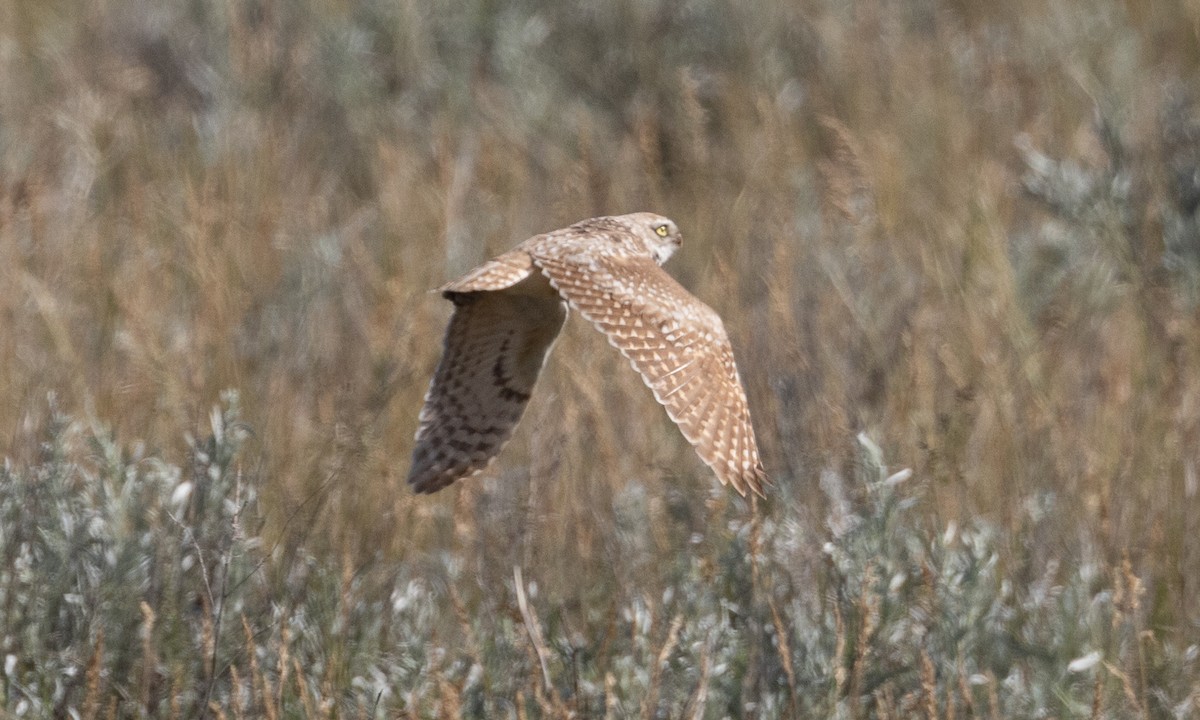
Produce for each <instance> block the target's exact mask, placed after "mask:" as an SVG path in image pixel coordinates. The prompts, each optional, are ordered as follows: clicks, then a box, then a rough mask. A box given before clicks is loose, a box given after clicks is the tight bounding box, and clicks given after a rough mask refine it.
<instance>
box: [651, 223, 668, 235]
mask: <svg viewBox="0 0 1200 720" xmlns="http://www.w3.org/2000/svg"><path fill="white" fill-rule="evenodd" d="M654 232H656V233H658V236H659V237H666V236H667V233H668V232H669V231H668V230H667V226H666V225H659V226H658V227H656V228H654Z"/></svg>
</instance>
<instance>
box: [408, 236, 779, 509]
mask: <svg viewBox="0 0 1200 720" xmlns="http://www.w3.org/2000/svg"><path fill="white" fill-rule="evenodd" d="M681 242H682V238H681V237H680V234H679V229H678V228H677V227H676V226H675V223H674V222H672V221H670V220H668V219H667V218H665V217H662V216H660V215H654V214H652V213H633V214H632V215H621V216H618V217H598V218H592V219H590V220H584V221H582V222H578V223H575V224H574V225H572V226H570V227H567V228H563V229H561V230H555V231H554V232H550V233H546V234H544V235H535V236H534V237H531V238H529V239H528V240H526V241H525V242H523V243H521V244H520V245H518V246H517V247H515V248H513V249H512V250H510V251H509V252H507V253H505V254H503V255H501V256H499V257H497V258H495V259H493V260H489V261H488V262H486V263H484V264H483V265H480V266H479V267H477V268H475V269H474V270H472V271H471V272H469V273H467V274H466V275H464V276H463V277H461V278H459V279H458V280H455V281H454V282H451V283H449V284H447V285H444V286H442V287H441V288H439V291H440V292H441V294H442V295H443V296H444V297H445V298H446V299H448V300H450V301H451V302H453V303H454V314H453V316H452V317H451V318H450V326H449V328H447V330H446V340H445V347H444V349H443V352H442V360H441V362H440V363H438V367H437V371H436V372H435V373H434V376H433V381H432V382H431V383H430V385H429V392H428V393H427V394H426V395H425V405H424V407H423V408H422V409H421V415H420V426H419V428H418V429H417V436H416V447H415V449H414V450H413V458H412V469H411V470H410V471H409V474H408V483H409V485H411V486H412V487H413V489H414V490H415V491H416V492H419V493H432V492H436V491H438V490H441V489H442V488H444V487H446V486H447V485H449V484H451V483H453V482H454V481H455V480H458V479H459V478H463V477H469V476H471V475H475V474H477V473H479V472H481V471H482V470H483V469H484V468H485V467H487V465H488V463H489V462H490V461H491V459H492V458H494V457H495V456H496V455H497V454H498V453H499V452H500V450H501V448H503V447H504V444H505V443H507V442H508V439H509V438H510V437H511V436H512V433H513V429H514V428H515V427H516V425H517V421H518V420H520V419H521V413H522V412H524V410H525V405H526V404H527V403H528V402H529V395H530V393H531V392H533V386H534V383H535V382H536V381H537V377H538V372H539V371H541V369H542V364H543V363H544V362H545V360H546V356H547V355H548V354H549V352H550V347H551V346H552V345H553V344H554V340H555V338H556V337H558V331H559V330H560V329H561V328H562V326H563V322H564V321H565V320H566V319H567V308H568V306H570V307H571V308H574V309H575V310H578V311H579V313H580V314H581V315H583V316H584V317H585V318H587V319H588V320H589V321H591V322H592V324H593V325H595V326H596V328H597V329H598V330H600V332H602V333H604V335H605V336H606V337H607V338H608V342H609V343H611V344H612V345H613V347H615V348H616V349H617V350H619V351H621V354H622V355H624V356H625V357H626V358H627V359H628V360H629V362H630V364H631V365H633V368H634V369H635V370H637V371H638V372H639V373H640V374H641V376H642V380H644V381H645V383H646V385H647V386H649V388H650V390H651V392H653V393H654V397H655V399H656V400H658V402H659V403H660V404H661V405H662V406H663V407H664V408H666V411H667V415H669V416H670V417H671V419H672V420H673V421H675V424H676V425H678V426H679V429H680V430H681V431H682V432H683V436H684V437H685V438H687V440H688V442H689V443H691V444H692V446H693V447H695V449H696V452H697V454H699V455H700V459H701V460H703V461H704V462H705V463H706V464H707V465H708V466H709V467H711V468H712V470H713V472H714V473H716V475H717V477H718V478H719V479H720V480H721V482H723V483H727V484H730V485H733V488H734V489H735V490H737V492H738V493H739V494H741V495H745V494H746V491H747V490H750V491H752V492H754V493H756V494H758V495H760V496H761V495H762V494H763V486H764V484H765V483H766V482H767V476H766V473H765V472H764V470H763V466H762V463H761V462H760V461H759V458H758V446H757V445H756V444H755V442H754V430H753V428H752V427H751V424H750V411H749V409H748V407H747V405H746V393H745V392H744V391H743V389H742V383H741V379H740V378H739V376H738V371H737V366H735V365H734V362H733V349H732V348H731V347H730V345H729V338H728V337H727V336H726V335H725V328H724V326H723V325H722V324H721V318H720V317H718V316H717V314H716V312H714V311H713V310H712V309H711V308H709V307H708V306H707V305H705V304H704V303H702V302H700V301H699V300H698V299H696V297H695V296H693V295H692V294H691V293H689V292H688V291H687V290H685V289H684V287H683V286H682V285H680V284H679V283H678V282H676V281H675V280H674V279H673V278H672V277H671V276H670V275H668V274H667V273H665V272H664V271H663V270H662V269H661V268H660V267H659V266H660V265H662V264H663V263H664V262H666V260H667V258H669V257H671V255H672V254H673V253H674V252H675V251H676V250H678V249H679V246H680V244H681Z"/></svg>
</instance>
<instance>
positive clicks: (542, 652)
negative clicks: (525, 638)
mask: <svg viewBox="0 0 1200 720" xmlns="http://www.w3.org/2000/svg"><path fill="white" fill-rule="evenodd" d="M513 582H514V583H515V584H516V587H517V607H518V608H520V609H521V618H522V619H523V620H524V621H525V631H526V632H528V633H529V642H531V643H533V650H534V652H536V653H537V659H538V663H539V664H540V665H541V666H542V681H543V682H544V683H545V685H546V692H547V693H553V692H554V687H553V686H552V685H551V684H550V665H549V664H548V663H547V662H546V655H547V654H548V651H547V650H546V643H545V641H544V640H543V639H542V628H541V626H540V625H539V624H538V621H537V617H536V616H535V615H534V614H533V611H532V610H530V609H529V602H528V601H527V600H526V599H525V580H524V578H522V577H521V566H520V565H513Z"/></svg>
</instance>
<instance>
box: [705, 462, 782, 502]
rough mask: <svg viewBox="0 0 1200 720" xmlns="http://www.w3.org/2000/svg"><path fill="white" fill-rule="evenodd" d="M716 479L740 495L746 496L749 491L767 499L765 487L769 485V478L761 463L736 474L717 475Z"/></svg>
mask: <svg viewBox="0 0 1200 720" xmlns="http://www.w3.org/2000/svg"><path fill="white" fill-rule="evenodd" d="M717 479H718V480H720V481H721V482H722V483H724V484H726V485H729V486H730V487H732V488H733V489H734V491H736V492H737V494H738V495H740V496H742V497H746V494H747V492H749V493H751V494H753V495H757V496H758V497H760V498H762V499H763V500H766V499H767V493H766V489H767V487H769V486H770V485H771V478H770V477H768V476H767V471H766V470H765V469H764V468H763V466H762V463H758V464H757V465H755V466H754V467H753V468H751V469H750V470H748V471H747V472H744V473H739V474H737V475H727V476H726V475H718V476H717Z"/></svg>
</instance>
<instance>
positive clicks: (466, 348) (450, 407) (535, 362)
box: [408, 261, 567, 493]
mask: <svg viewBox="0 0 1200 720" xmlns="http://www.w3.org/2000/svg"><path fill="white" fill-rule="evenodd" d="M494 262H495V261H493V263H494ZM492 270H493V271H495V272H496V273H499V274H501V275H502V274H503V273H504V268H503V267H499V266H495V267H493V268H492ZM513 277H516V275H514V276H513ZM494 280H495V278H494V277H493V278H491V279H489V278H488V277H485V276H479V277H475V278H474V279H473V280H472V275H468V276H466V277H465V278H463V279H462V280H459V281H456V283H451V284H450V285H447V286H446V289H445V294H446V296H447V297H448V298H450V299H451V300H452V301H454V305H455V307H454V315H453V316H452V317H451V319H450V326H449V327H448V328H447V329H446V340H445V349H444V350H443V354H442V359H441V362H440V363H439V364H438V368H437V371H436V372H435V373H434V377H433V381H432V382H431V383H430V385H429V392H428V393H427V394H426V396H425V405H424V407H423V408H422V409H421V415H420V420H419V422H420V426H419V428H418V429H417V437H416V447H415V448H414V450H413V459H412V469H411V470H410V471H409V475H408V483H409V484H410V485H411V486H412V487H413V490H415V491H416V492H422V493H431V492H436V491H437V490H440V489H442V488H444V487H446V486H447V485H449V484H450V483H452V482H454V481H455V480H458V479H459V478H463V477H468V476H470V475H474V474H476V473H478V472H480V471H482V470H483V469H484V468H485V467H487V465H488V463H489V462H490V461H491V459H492V458H493V457H495V456H496V454H497V453H499V452H500V450H501V448H503V447H504V445H505V443H507V442H508V440H509V438H510V437H512V433H513V429H514V428H515V427H516V425H517V421H519V420H520V419H521V414H522V413H523V412H524V411H525V405H526V403H528V401H529V396H530V393H532V392H533V386H534V383H535V382H536V381H537V377H538V373H539V372H540V370H541V368H542V364H543V363H544V362H545V359H546V355H547V353H549V351H550V346H551V345H552V344H553V343H554V339H555V337H557V336H558V331H559V329H560V328H562V324H563V321H564V320H565V319H566V316H567V313H566V308H565V306H564V305H563V302H562V299H561V298H560V297H559V296H558V294H557V293H555V292H554V291H553V290H551V288H550V287H549V286H548V285H547V284H546V282H545V279H544V278H542V277H541V276H540V275H537V274H534V275H532V276H529V277H528V278H527V279H526V280H524V281H522V282H518V283H516V284H515V285H510V286H508V287H506V288H505V289H501V290H496V291H478V290H470V291H467V292H462V291H460V290H458V289H457V288H474V287H477V286H479V285H481V284H484V285H486V284H488V283H492V284H491V285H490V286H491V287H495V286H496V285H503V282H502V281H494ZM493 281H494V282H493ZM472 282H473V283H474V284H472Z"/></svg>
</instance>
